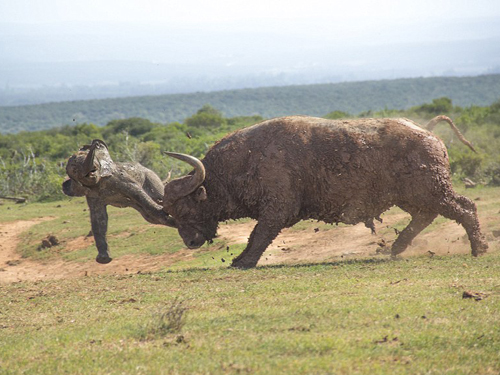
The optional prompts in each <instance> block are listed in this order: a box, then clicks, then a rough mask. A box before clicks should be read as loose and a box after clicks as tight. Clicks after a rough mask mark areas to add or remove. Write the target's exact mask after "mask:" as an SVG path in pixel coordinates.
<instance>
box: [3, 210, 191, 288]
mask: <svg viewBox="0 0 500 375" xmlns="http://www.w3.org/2000/svg"><path fill="white" fill-rule="evenodd" d="M51 219H53V218H41V219H34V220H23V221H16V222H13V223H2V224H0V236H1V239H2V240H1V241H0V283H6V282H7V283H10V282H17V281H36V280H43V279H66V278H74V277H85V276H90V275H109V274H128V273H138V272H149V271H155V270H158V269H160V268H164V267H168V266H169V265H170V264H173V263H175V262H177V261H179V260H188V259H190V258H191V257H192V251H189V250H181V251H179V252H177V253H175V254H164V255H160V256H150V255H125V256H122V257H120V258H118V259H115V260H113V262H111V263H109V264H106V265H104V266H103V265H101V264H98V263H96V262H93V261H91V262H67V261H63V260H51V261H47V262H41V261H33V260H30V259H25V258H22V257H21V255H20V254H18V253H17V252H16V248H17V245H18V243H19V237H20V236H21V235H22V233H23V232H25V231H26V230H28V229H29V228H31V227H32V226H33V225H36V224H38V223H41V222H43V221H47V220H51ZM93 243H94V241H93V238H92V237H84V236H82V237H78V238H75V239H74V240H71V241H70V242H68V243H67V246H66V247H67V248H68V249H71V251H75V250H78V249H83V248H86V247H88V246H89V245H93Z"/></svg>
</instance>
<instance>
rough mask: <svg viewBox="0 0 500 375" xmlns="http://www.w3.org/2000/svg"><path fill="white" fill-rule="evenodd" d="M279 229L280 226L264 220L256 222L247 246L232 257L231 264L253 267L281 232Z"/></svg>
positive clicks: (240, 266)
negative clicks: (269, 223)
mask: <svg viewBox="0 0 500 375" xmlns="http://www.w3.org/2000/svg"><path fill="white" fill-rule="evenodd" d="M281 229H282V228H281V227H277V226H270V225H267V223H264V222H259V223H257V225H256V226H255V228H254V229H253V231H252V233H251V234H250V239H249V240H248V245H247V247H246V248H245V250H243V252H242V253H241V254H240V255H239V256H237V257H236V258H234V259H233V262H232V263H231V266H232V267H236V268H253V267H255V266H256V265H257V262H258V261H259V259H260V257H261V256H262V254H263V253H264V251H266V249H267V247H268V246H269V245H270V244H271V242H273V240H274V239H275V238H276V237H277V236H278V234H279V233H280V232H281Z"/></svg>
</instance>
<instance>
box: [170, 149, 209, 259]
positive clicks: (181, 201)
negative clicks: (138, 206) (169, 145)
mask: <svg viewBox="0 0 500 375" xmlns="http://www.w3.org/2000/svg"><path fill="white" fill-rule="evenodd" d="M166 154H167V155H169V156H171V157H173V158H176V159H179V160H181V161H184V162H186V163H188V164H189V165H191V166H192V167H194V172H193V173H191V174H189V175H187V176H184V177H180V178H177V179H175V180H173V181H170V182H169V183H168V184H167V185H165V195H164V199H163V209H164V211H165V212H168V213H169V215H171V216H172V218H173V219H175V222H176V226H177V229H178V230H179V235H180V236H181V237H182V240H183V241H184V243H185V245H186V246H187V247H188V248H190V249H196V248H198V247H200V246H201V245H203V244H204V243H205V242H206V241H211V240H212V239H213V238H214V237H215V236H216V232H217V225H218V220H217V217H215V215H211V212H212V210H211V209H210V208H209V205H210V202H209V199H208V195H207V191H206V189H205V187H204V186H203V183H204V181H205V167H204V165H203V163H202V162H201V161H200V160H198V159H197V158H195V157H193V156H190V155H184V154H178V153H174V152H166Z"/></svg>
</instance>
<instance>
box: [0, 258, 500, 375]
mask: <svg viewBox="0 0 500 375" xmlns="http://www.w3.org/2000/svg"><path fill="white" fill-rule="evenodd" d="M0 291H1V293H0V306H1V307H0V333H1V335H0V373H2V374H63V373H69V374H123V373H125V374H155V373H157V374H240V373H252V374H311V373H314V374H333V373H336V374H388V373H391V374H403V373H412V374H418V373H420V374H443V373H449V374H498V373H499V371H500V323H499V322H500V308H499V307H500V254H499V253H498V252H496V253H494V254H490V255H486V256H484V257H482V258H480V259H472V258H471V257H469V256H448V257H433V258H427V257H416V258H411V259H406V260H402V261H384V260H381V261H376V260H370V259H367V260H358V261H352V262H339V263H330V264H311V265H300V266H295V267H294V266H287V267H262V268H258V269H254V270H250V271H241V270H232V269H227V268H223V267H219V268H211V269H202V268H198V269H185V270H181V271H174V272H158V273H154V274H139V275H123V276H113V277H94V278H80V279H73V280H59V281H48V282H37V283H14V284H10V285H3V286H1V287H0ZM464 291H467V292H476V293H477V292H481V293H483V294H480V295H479V296H480V297H478V298H481V296H482V297H483V299H482V300H479V301H476V300H475V299H470V298H467V299H464V298H463V293H464ZM176 299H177V301H181V302H182V306H184V307H185V308H186V310H185V312H184V316H183V317H184V322H183V323H184V325H183V326H182V324H179V325H180V326H181V327H180V329H178V328H179V327H177V328H175V329H168V324H169V321H168V319H166V320H165V321H161V319H159V318H160V317H161V315H162V313H166V312H168V311H169V310H174V312H175V309H176V306H174V307H172V305H171V304H172V302H173V301H175V300H176ZM174 323H175V322H174ZM162 326H163V327H164V328H165V326H166V329H161V328H162ZM155 327H157V328H159V329H155Z"/></svg>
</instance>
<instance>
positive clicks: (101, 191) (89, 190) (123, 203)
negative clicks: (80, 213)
mask: <svg viewBox="0 0 500 375" xmlns="http://www.w3.org/2000/svg"><path fill="white" fill-rule="evenodd" d="M66 172H67V174H68V176H69V179H67V180H66V181H64V183H63V186H62V189H63V192H64V194H66V195H69V196H85V197H86V199H87V203H88V206H89V211H90V222H91V227H92V233H93V235H94V238H95V242H96V246H97V250H98V255H97V258H96V260H97V262H99V263H109V262H110V261H111V257H110V255H109V249H108V243H107V240H106V233H107V229H108V214H107V211H106V206H107V205H111V206H115V207H132V208H134V209H136V210H137V211H139V212H140V213H141V215H142V216H143V217H144V219H146V220H147V221H148V222H150V223H153V224H164V225H171V218H169V217H168V215H167V214H166V213H165V212H164V211H163V209H162V205H163V183H162V181H161V180H160V178H159V177H158V176H157V175H156V173H154V172H153V171H151V170H150V169H147V168H145V167H144V166H142V165H140V164H139V163H115V162H114V161H113V160H112V159H111V157H110V155H109V152H108V148H107V146H106V144H105V143H104V142H103V141H100V140H94V141H92V145H87V146H84V147H83V148H82V149H81V150H80V151H78V153H76V154H75V155H72V156H71V157H70V158H69V159H68V163H67V165H66Z"/></svg>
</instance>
